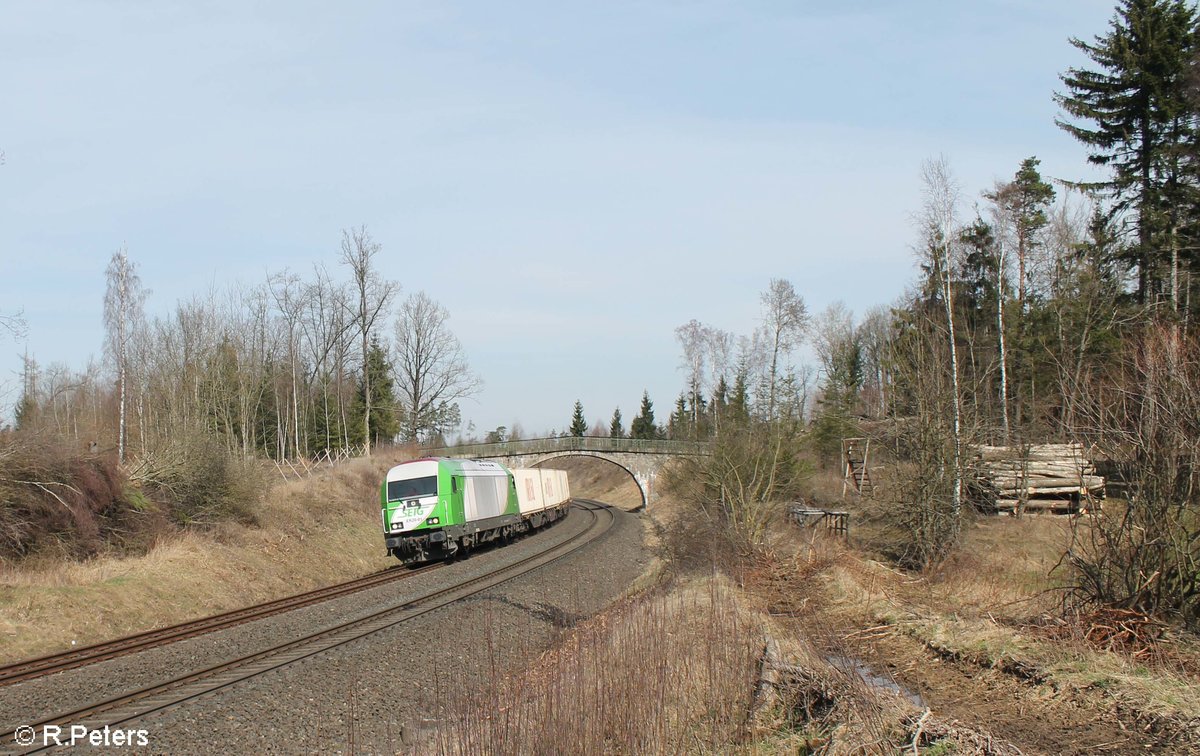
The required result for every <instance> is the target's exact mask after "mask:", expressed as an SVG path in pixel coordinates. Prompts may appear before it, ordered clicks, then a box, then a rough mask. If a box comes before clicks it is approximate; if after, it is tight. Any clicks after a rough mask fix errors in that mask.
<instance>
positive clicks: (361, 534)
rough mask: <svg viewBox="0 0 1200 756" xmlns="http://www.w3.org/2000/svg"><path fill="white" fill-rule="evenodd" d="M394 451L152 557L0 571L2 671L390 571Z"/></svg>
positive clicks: (281, 492)
mask: <svg viewBox="0 0 1200 756" xmlns="http://www.w3.org/2000/svg"><path fill="white" fill-rule="evenodd" d="M398 459H399V453H396V452H392V453H388V452H384V453H380V454H378V455H376V456H374V457H372V458H371V459H357V460H353V461H350V462H347V463H344V464H342V465H340V466H338V467H336V468H332V469H328V470H323V471H321V472H318V473H315V474H314V475H312V476H311V477H306V478H303V479H300V480H293V481H289V482H285V481H279V482H278V483H277V484H275V485H273V486H271V487H270V489H269V490H267V491H266V493H265V494H264V495H263V496H262V498H261V500H260V502H259V503H257V504H256V505H254V508H253V515H254V516H253V518H249V519H247V520H245V521H238V520H236V519H233V520H226V521H221V522H217V523H215V524H213V525H211V526H210V527H206V528H202V529H196V528H193V529H182V530H177V531H173V532H163V533H160V534H159V535H158V536H157V537H156V539H155V541H154V543H153V544H152V545H150V546H149V547H148V549H147V550H145V551H144V553H140V554H134V555H123V554H120V553H112V552H101V553H99V554H97V555H96V556H93V557H92V558H89V559H86V560H77V559H67V558H49V557H44V558H35V559H29V560H20V561H17V560H7V561H2V562H0V663H4V662H11V661H15V660H17V659H22V658H26V657H30V656H36V655H41V654H46V653H52V652H55V651H59V650H63V649H67V648H70V647H72V646H73V645H88V644H92V643H96V642H99V641H103V640H107V639H109V638H115V637H119V636H124V635H128V634H131V633H135V632H139V631H141V630H144V629H147V628H152V627H162V626H166V625H171V624H175V623H178V622H182V621H184V620H187V619H191V618H194V617H200V616H206V615H210V614H214V613H217V612H221V611H226V610H230V609H235V608H238V607H242V606H247V605H250V604H256V603H260V602H262V601H267V600H270V599H275V598H281V597H284V596H289V595H292V594H295V593H299V592H301V591H305V590H309V589H313V588H318V587H321V586H324V585H329V584H332V583H336V582H340V581H343V580H347V579H349V578H352V577H356V576H358V575H363V574H367V573H369V572H373V571H375V570H379V569H382V568H384V567H389V566H391V565H392V564H394V560H391V559H389V558H388V557H387V556H386V555H385V554H384V550H383V548H382V546H381V543H380V532H379V505H378V486H379V480H380V479H381V477H382V471H383V470H386V468H387V466H388V465H390V464H394V463H395V462H396V461H397V460H398Z"/></svg>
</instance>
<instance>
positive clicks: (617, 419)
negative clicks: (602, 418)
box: [608, 407, 625, 438]
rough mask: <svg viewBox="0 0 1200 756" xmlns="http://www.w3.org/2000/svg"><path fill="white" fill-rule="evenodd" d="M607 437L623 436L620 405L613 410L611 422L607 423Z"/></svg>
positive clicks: (623, 429)
mask: <svg viewBox="0 0 1200 756" xmlns="http://www.w3.org/2000/svg"><path fill="white" fill-rule="evenodd" d="M608 437H609V438H625V426H624V425H623V424H622V420H621V408H620V407H617V408H616V409H614V410H613V415H612V422H610V423H609V424H608Z"/></svg>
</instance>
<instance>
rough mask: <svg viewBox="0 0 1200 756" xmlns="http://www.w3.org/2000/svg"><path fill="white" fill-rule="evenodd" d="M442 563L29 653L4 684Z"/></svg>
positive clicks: (0, 681) (5, 674)
mask: <svg viewBox="0 0 1200 756" xmlns="http://www.w3.org/2000/svg"><path fill="white" fill-rule="evenodd" d="M441 566H442V565H440V564H433V565H428V566H426V567H421V568H418V569H411V570H406V569H404V568H403V567H400V566H396V567H389V568H387V569H385V570H381V571H379V572H373V573H371V574H370V575H364V576H362V577H359V578H355V579H354V580H348V581H346V582H344V583H338V584H337V585H330V586H326V587H324V588H317V589H315V590H311V591H305V592H304V593H297V594H295V595H292V596H285V597H284V598H280V599H275V600H273V601H266V602H263V603H261V604H254V605H252V606H246V607H242V608H240V609H232V610H230V611H227V612H221V613H220V614H214V615H211V616H208V617H201V618H199V619H194V620H188V621H186V622H180V623H179V624H176V625H170V626H168V627H161V628H156V629H153V630H146V631H144V632H140V633H135V634H134V635H127V636H124V637H122V638H114V639H112V640H108V641H103V642H101V643H96V644H93V645H90V646H83V647H81V648H72V649H69V650H67V651H60V652H58V653H54V654H48V655H46V656H39V657H35V658H32V659H24V660H22V661H19V662H14V663H12V664H8V665H5V666H2V667H0V687H3V686H5V685H12V684H14V683H18V682H23V681H25V680H32V679H35V678H38V677H44V676H46V675H50V674H54V673H56V672H63V671H65V670H68V669H75V668H77V667H83V666H87V665H89V664H95V663H96V662H101V661H106V660H108V659H115V658H116V657H119V656H125V655H127V654H133V653H137V652H138V651H143V650H145V649H148V648H157V647H158V646H165V645H167V644H169V643H174V642H176V641H181V640H185V639H187V638H194V637H196V636H198V635H204V634H206V633H211V632H214V631H216V630H224V629H225V628H229V627H233V626H235V625H241V624H244V623H246V622H253V621H254V620H259V619H263V618H265V617H270V616H273V615H276V614H282V613H284V612H287V611H291V610H293V609H299V608H302V607H305V606H312V605H314V604H319V603H322V602H324V601H328V600H330V599H334V598H339V597H341V596H348V595H350V594H353V593H358V592H359V591H365V590H367V589H368V588H374V587H376V586H380V585H384V584H386V583H390V582H392V581H395V580H402V579H405V578H409V577H413V576H415V575H419V574H421V573H422V572H428V571H430V570H435V569H439V568H440V567H441Z"/></svg>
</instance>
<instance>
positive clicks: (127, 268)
mask: <svg viewBox="0 0 1200 756" xmlns="http://www.w3.org/2000/svg"><path fill="white" fill-rule="evenodd" d="M106 275H107V281H108V286H107V289H106V291H105V294H104V327H105V330H106V331H107V334H108V338H107V340H106V342H105V351H106V352H107V353H108V356H109V359H110V360H112V362H113V366H114V367H115V368H116V371H117V391H118V394H119V399H118V402H119V403H118V407H119V409H118V419H117V459H118V460H119V461H120V462H121V464H124V463H125V399H126V387H125V384H126V381H127V376H128V373H129V344H130V341H131V340H132V337H133V332H134V330H135V329H136V328H137V327H138V326H139V324H140V323H141V321H142V305H143V304H144V303H145V301H146V291H145V290H144V289H143V288H142V282H141V279H140V278H138V274H137V269H136V266H135V265H134V264H133V263H132V262H130V260H129V255H128V253H127V252H126V250H125V248H124V247H121V249H119V250H117V251H116V252H114V253H113V256H112V259H111V260H110V261H109V263H108V271H107V273H106Z"/></svg>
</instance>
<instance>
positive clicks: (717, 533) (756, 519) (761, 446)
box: [664, 423, 811, 555]
mask: <svg viewBox="0 0 1200 756" xmlns="http://www.w3.org/2000/svg"><path fill="white" fill-rule="evenodd" d="M800 447H801V439H800V437H799V436H798V435H796V434H794V433H789V432H786V431H785V429H783V428H781V427H780V426H779V425H778V424H769V423H747V424H744V425H742V426H740V427H738V426H730V427H727V428H726V429H724V430H723V431H722V433H721V435H720V436H719V437H717V438H716V439H714V440H713V441H712V443H711V444H710V447H709V452H710V453H709V455H708V456H705V457H687V458H684V459H682V460H680V461H679V463H678V464H677V465H675V466H673V467H671V468H668V469H667V470H666V471H665V474H664V478H665V484H666V487H667V490H668V491H670V492H671V493H672V494H673V495H675V496H677V497H678V498H679V499H681V500H682V501H683V502H685V503H687V504H690V505H692V506H693V507H695V509H696V510H697V511H698V513H699V517H696V518H694V520H695V521H694V523H693V524H692V526H691V527H692V528H693V529H697V530H698V531H702V532H697V533H694V534H693V535H695V536H699V537H704V538H708V537H709V536H708V535H705V534H711V538H715V539H720V540H726V541H728V542H729V544H730V545H732V546H733V547H734V549H735V550H736V551H738V552H740V553H741V554H743V555H750V554H753V553H754V552H756V551H757V550H758V549H760V548H761V547H762V545H763V539H764V537H765V535H766V533H767V528H768V526H769V525H770V524H771V522H772V521H773V520H774V519H776V518H778V517H779V516H780V515H781V514H782V513H783V510H784V508H785V506H786V504H787V502H790V501H793V500H795V499H796V497H797V496H798V495H799V493H800V486H801V484H802V482H803V481H804V479H805V478H806V477H807V476H808V475H809V474H810V470H811V468H810V465H809V464H808V462H807V460H806V459H804V458H803V457H802V456H801V454H800ZM689 540H690V539H689Z"/></svg>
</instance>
